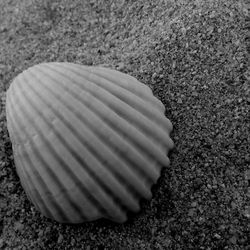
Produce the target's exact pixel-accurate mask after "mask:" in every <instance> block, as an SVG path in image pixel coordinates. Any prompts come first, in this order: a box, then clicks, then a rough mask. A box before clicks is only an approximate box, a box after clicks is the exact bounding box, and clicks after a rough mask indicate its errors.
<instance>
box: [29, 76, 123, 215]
mask: <svg viewBox="0 0 250 250" xmlns="http://www.w3.org/2000/svg"><path fill="white" fill-rule="evenodd" d="M30 74H31V73H30ZM33 77H34V78H36V76H35V75H34V74H33ZM37 80H38V81H39V79H38V78H37ZM40 83H41V84H43V83H42V82H40ZM43 86H44V87H47V86H45V85H43ZM29 87H30V88H32V86H31V85H29ZM33 91H34V92H36V90H33ZM36 95H37V96H38V97H39V98H43V97H41V96H39V93H38V92H36ZM43 102H44V103H45V105H48V102H45V100H43ZM50 108H51V109H53V111H54V112H55V113H57V115H58V112H57V110H55V109H54V108H53V106H50ZM41 115H42V114H41ZM60 119H61V120H63V121H64V123H67V126H68V128H69V129H70V130H74V127H72V126H71V124H69V123H68V122H67V121H66V120H65V119H64V118H63V117H61V118H60ZM44 120H45V119H44ZM57 136H58V137H59V139H60V140H61V141H62V143H63V144H64V145H65V146H66V147H67V150H69V151H71V154H72V153H73V156H74V157H75V158H76V159H77V160H78V162H79V163H80V164H82V158H81V156H79V154H78V153H77V152H75V151H72V148H71V147H70V145H68V143H67V141H65V140H64V138H63V137H62V136H61V135H60V134H57ZM80 159H81V161H80ZM61 164H62V163H61ZM86 166H88V164H86ZM66 169H67V168H66ZM88 171H89V173H91V174H90V176H91V177H93V176H95V181H96V183H98V184H99V185H101V187H102V188H103V189H105V190H106V192H107V194H109V195H111V196H112V199H113V201H114V202H115V204H116V206H119V207H120V208H121V209H123V210H124V207H123V208H122V206H121V205H122V204H121V202H122V203H124V202H123V201H121V200H120V199H119V198H118V197H117V195H116V194H114V193H113V192H112V190H111V189H110V188H109V187H108V186H107V185H106V184H105V183H103V181H102V180H101V179H100V178H99V177H98V176H96V174H95V173H94V172H93V171H91V169H90V168H88ZM117 199H118V200H119V201H120V202H117Z"/></svg>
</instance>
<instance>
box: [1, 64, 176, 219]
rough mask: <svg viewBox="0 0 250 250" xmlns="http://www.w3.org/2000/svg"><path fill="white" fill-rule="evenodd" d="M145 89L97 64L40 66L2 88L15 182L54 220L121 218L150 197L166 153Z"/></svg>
mask: <svg viewBox="0 0 250 250" xmlns="http://www.w3.org/2000/svg"><path fill="white" fill-rule="evenodd" d="M164 111H165V107H164V106H163V104H162V103H161V102H160V101H159V100H158V99H157V98H156V97H154V96H153V94H152V91H151V90H150V88H148V87H147V86H145V85H144V84H142V83H141V82H139V81H137V80H136V79H135V78H133V77H132V76H129V75H126V74H124V73H121V72H118V71H115V70H111V69H106V68H102V67H94V66H93V67H91V66H83V65H78V64H73V63H43V64H38V65H35V66H33V67H31V68H29V69H27V70H25V71H24V72H23V73H21V74H19V75H18V76H17V77H16V78H15V79H14V80H13V82H12V84H11V85H10V87H9V89H8V91H7V100H6V115H7V127H8V130H9V134H10V138H11V141H12V147H13V153H14V160H15V165H16V169H17V173H18V175H19V177H20V181H21V184H22V186H23V188H24V190H25V192H26V194H27V196H28V197H29V199H30V200H31V201H32V202H33V204H34V205H35V207H36V208H37V209H38V210H39V211H40V212H41V213H42V214H44V215H45V216H47V217H49V218H52V219H55V220H57V221H59V222H66V223H81V222H84V221H91V220H96V219H99V218H102V217H103V218H107V219H110V220H113V221H116V222H124V221H126V220H127V212H128V211H133V212H137V211H139V209H140V207H139V201H140V199H141V198H145V199H150V198H151V196H152V194H151V187H152V185H153V184H155V183H156V182H157V179H158V178H159V176H160V172H161V168H162V166H168V165H169V159H168V157H167V153H168V151H169V150H170V149H172V148H173V142H172V140H171V139H170V137H169V134H170V132H171V130H172V124H171V122H170V121H169V120H168V119H167V118H166V117H165V115H164Z"/></svg>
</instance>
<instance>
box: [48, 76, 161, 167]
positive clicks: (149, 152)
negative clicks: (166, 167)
mask: <svg viewBox="0 0 250 250" xmlns="http://www.w3.org/2000/svg"><path fill="white" fill-rule="evenodd" d="M50 77H51V76H50ZM67 90H68V91H71V90H69V89H67ZM98 101H99V100H97V102H98ZM87 108H89V107H87ZM108 108H109V107H108ZM96 112H98V110H95V112H94V113H96ZM116 115H117V114H116ZM118 117H120V116H119V115H118ZM100 119H102V120H103V118H102V117H100ZM120 119H122V120H124V118H122V117H121V118H120ZM103 121H104V122H106V123H109V121H108V120H103ZM126 123H127V122H126ZM109 124H110V123H109ZM109 126H110V125H109ZM115 126H116V125H115ZM129 126H130V125H129ZM111 127H112V128H113V129H114V126H113V125H112V126H111ZM130 127H131V126H130ZM116 128H117V126H116ZM133 129H136V128H133ZM123 132H124V131H122V130H121V129H119V133H123ZM142 135H143V137H144V138H146V136H145V134H143V133H142ZM126 136H128V137H130V135H129V134H126ZM133 139H134V138H132V140H131V143H132V146H133V144H134V140H133ZM141 146H142V145H137V146H136V148H137V149H138V150H140V152H141ZM143 146H144V149H146V150H147V152H148V154H151V151H152V149H150V150H149V149H148V148H145V145H143ZM151 157H152V159H154V158H155V156H154V155H151ZM165 160H166V159H165ZM164 163H165V162H164Z"/></svg>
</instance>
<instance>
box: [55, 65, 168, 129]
mask: <svg viewBox="0 0 250 250" xmlns="http://www.w3.org/2000/svg"><path fill="white" fill-rule="evenodd" d="M58 66H59V65H58ZM80 66H81V65H80ZM80 66H79V68H80ZM72 67H73V66H72ZM90 68H93V67H90ZM67 69H69V68H67ZM103 69H105V68H103ZM70 70H73V69H72V68H70ZM83 71H86V72H88V73H92V74H94V75H95V76H97V77H98V78H99V80H102V79H105V80H106V81H107V82H109V83H110V84H112V86H113V87H114V88H116V92H114V91H113V90H112V87H110V88H107V87H106V86H107V85H105V84H102V85H100V84H98V86H99V87H101V88H103V89H105V90H107V91H108V92H109V93H111V94H113V95H115V96H116V97H117V98H118V99H121V100H122V101H123V102H124V103H127V104H128V105H129V106H131V105H130V103H131V102H132V103H133V104H135V105H136V108H139V109H140V111H141V113H142V114H143V115H144V116H145V117H146V118H148V116H151V117H153V118H155V119H156V120H157V121H156V122H155V124H156V125H158V126H160V127H161V128H163V129H166V128H167V130H168V132H171V130H172V125H171V122H170V121H169V119H168V118H166V117H165V115H164V119H162V118H163V117H162V112H165V107H164V105H163V104H161V106H163V107H161V108H160V110H159V107H157V108H154V110H152V109H151V106H150V105H152V102H150V103H148V102H146V101H145V99H143V98H142V97H141V96H138V95H135V93H134V92H132V90H128V89H127V88H124V91H123V92H125V96H123V95H119V87H122V85H117V84H116V83H115V82H114V79H111V78H108V77H107V76H106V75H105V74H104V75H103V74H100V73H98V72H97V71H96V70H94V68H93V70H92V71H89V70H88V69H85V67H84V68H83ZM76 73H78V74H81V72H76ZM119 73H120V72H119ZM81 75H82V76H83V77H85V78H86V76H85V75H83V74H81ZM89 78H91V77H88V79H86V80H88V81H90V80H89ZM132 78H133V77H132ZM92 80H93V79H92ZM134 80H136V79H135V78H134ZM95 83H96V81H95ZM143 85H144V84H143ZM144 87H145V88H146V87H147V86H146V85H144ZM123 92H122V93H123ZM143 92H144V91H143ZM131 95H132V97H131ZM152 95H153V94H152ZM133 96H136V97H137V98H133ZM126 98H127V99H126ZM151 99H154V100H157V101H158V102H160V101H159V100H158V99H157V98H156V97H155V96H153V98H151ZM147 101H148V100H147ZM131 107H132V108H134V107H133V106H131ZM150 120H151V121H152V120H154V119H150ZM165 127H166V128H165Z"/></svg>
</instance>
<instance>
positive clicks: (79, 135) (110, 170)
mask: <svg viewBox="0 0 250 250" xmlns="http://www.w3.org/2000/svg"><path fill="white" fill-rule="evenodd" d="M41 84H43V83H41ZM44 87H45V85H44ZM46 88H47V86H46ZM50 93H52V94H53V95H54V97H56V93H55V92H54V91H53V90H52V89H50ZM47 104H48V103H47ZM62 104H63V105H65V103H62ZM67 108H68V109H69V110H71V107H67ZM51 109H53V107H52V106H51ZM54 112H56V110H55V111H54ZM79 115H80V114H79ZM64 122H65V123H66V121H64ZM69 125H70V124H69ZM70 130H72V131H75V129H74V128H73V127H71V128H70ZM91 132H92V131H91ZM76 133H77V132H76ZM76 136H77V138H79V137H82V136H81V134H77V135H76ZM80 143H82V141H80ZM86 143H87V142H86ZM86 143H84V145H85V146H86ZM91 151H92V153H93V149H91ZM71 153H72V154H74V157H75V158H79V157H78V156H77V155H76V154H75V152H71ZM95 154H96V152H95ZM98 158H101V159H103V157H102V156H98ZM79 161H80V158H79ZM105 161H106V159H105ZM101 162H103V160H101V161H100V163H101ZM108 170H109V172H110V174H112V175H114V169H113V170H112V169H110V167H109V169H108ZM92 175H93V173H92ZM123 184H126V183H125V182H124V181H123ZM129 189H130V190H131V188H129ZM133 192H134V193H136V192H137V191H136V190H135V189H133ZM134 201H135V199H134ZM121 202H122V201H121ZM122 203H124V202H122Z"/></svg>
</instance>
